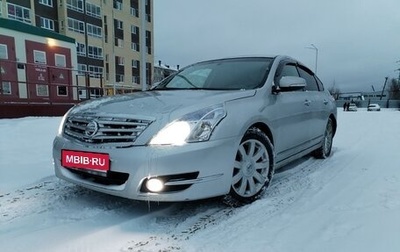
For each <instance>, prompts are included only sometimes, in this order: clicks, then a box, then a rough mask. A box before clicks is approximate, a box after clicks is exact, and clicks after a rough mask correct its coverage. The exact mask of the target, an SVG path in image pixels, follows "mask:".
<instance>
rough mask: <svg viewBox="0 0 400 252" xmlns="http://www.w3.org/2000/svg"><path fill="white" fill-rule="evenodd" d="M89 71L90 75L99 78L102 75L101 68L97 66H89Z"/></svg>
mask: <svg viewBox="0 0 400 252" xmlns="http://www.w3.org/2000/svg"><path fill="white" fill-rule="evenodd" d="M88 69H89V73H90V76H91V77H96V78H99V77H101V75H103V68H102V67H98V66H89V68H88Z"/></svg>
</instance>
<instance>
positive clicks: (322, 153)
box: [314, 118, 334, 159]
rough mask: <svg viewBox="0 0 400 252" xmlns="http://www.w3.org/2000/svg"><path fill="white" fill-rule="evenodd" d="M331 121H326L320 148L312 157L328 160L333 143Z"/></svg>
mask: <svg viewBox="0 0 400 252" xmlns="http://www.w3.org/2000/svg"><path fill="white" fill-rule="evenodd" d="M333 135H334V129H333V121H332V119H331V118H329V119H328V123H327V124H326V128H325V133H324V138H323V140H322V144H321V147H319V148H318V149H317V150H316V151H315V152H314V156H315V157H316V158H319V159H325V158H328V157H329V156H330V155H331V152H332V143H333Z"/></svg>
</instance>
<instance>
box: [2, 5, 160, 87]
mask: <svg viewBox="0 0 400 252" xmlns="http://www.w3.org/2000/svg"><path fill="white" fill-rule="evenodd" d="M140 2H141V1H139V0H129V1H127V0H0V17H1V18H6V19H12V20H16V21H19V22H22V23H25V24H28V25H32V26H36V27H40V28H42V29H44V30H47V31H53V32H56V33H59V34H62V35H65V36H68V37H71V38H74V39H75V40H76V52H77V60H78V63H77V65H74V66H73V67H74V68H75V69H76V70H78V71H79V74H78V75H77V82H78V85H80V84H81V83H86V84H84V85H87V79H88V77H90V83H89V85H90V87H102V86H103V87H102V88H105V89H106V90H107V91H108V92H109V93H111V94H112V93H113V92H114V91H117V92H120V91H121V92H123V91H124V90H128V89H138V90H140V89H141V83H140V79H141V78H140V65H141V64H146V76H147V83H146V84H147V85H151V80H152V79H153V77H152V73H153V61H154V56H153V55H154V46H153V45H154V36H153V21H152V15H153V1H152V0H146V1H145V3H146V6H145V13H146V15H145V17H141V16H140V13H139V7H140V6H139V4H140ZM142 18H144V19H145V23H146V25H145V27H141V19H142ZM141 29H145V30H146V32H145V34H146V39H145V40H146V42H145V43H146V45H145V46H146V47H145V48H146V49H145V50H146V59H141V53H140V48H141V47H140V40H139V35H140V30H141ZM88 75H89V76H88Z"/></svg>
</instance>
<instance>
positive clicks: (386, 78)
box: [380, 77, 389, 100]
mask: <svg viewBox="0 0 400 252" xmlns="http://www.w3.org/2000/svg"><path fill="white" fill-rule="evenodd" d="M388 78H389V77H385V84H383V89H382V93H381V99H380V100H382V97H383V92H385V87H386V83H387V80H388Z"/></svg>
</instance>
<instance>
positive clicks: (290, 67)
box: [275, 63, 299, 85]
mask: <svg viewBox="0 0 400 252" xmlns="http://www.w3.org/2000/svg"><path fill="white" fill-rule="evenodd" d="M284 76H297V77H299V72H298V71H297V68H296V65H295V64H292V63H286V64H285V65H284V66H283V67H282V70H278V71H277V72H276V74H275V83H276V84H277V85H278V83H279V81H280V79H281V78H282V77H284Z"/></svg>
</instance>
